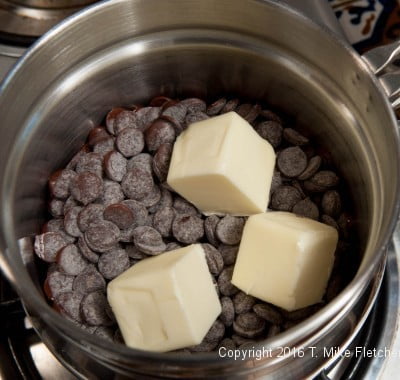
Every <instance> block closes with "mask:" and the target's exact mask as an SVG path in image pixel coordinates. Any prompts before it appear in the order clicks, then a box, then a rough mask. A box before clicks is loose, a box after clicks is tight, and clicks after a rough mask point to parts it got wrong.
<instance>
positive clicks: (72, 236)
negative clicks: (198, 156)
mask: <svg viewBox="0 0 400 380" xmlns="http://www.w3.org/2000/svg"><path fill="white" fill-rule="evenodd" d="M229 111H235V112H237V113H238V114H239V115H240V116H242V117H243V118H244V119H246V120H247V121H248V122H249V123H250V124H251V125H252V126H253V127H254V129H255V130H256V131H257V132H258V133H259V135H260V136H261V137H262V138H264V139H266V140H268V141H269V142H270V143H271V145H272V146H273V147H274V149H275V151H276V154H277V161H276V170H275V173H274V177H273V182H272V187H271V199H270V203H269V208H270V209H272V210H282V211H290V212H294V213H296V214H299V215H303V216H306V217H309V218H312V219H315V220H319V221H321V222H323V223H326V224H329V225H331V226H333V227H334V228H336V229H337V230H338V231H339V235H340V241H339V244H338V249H337V252H336V259H335V266H334V269H333V273H332V276H331V278H330V281H329V284H328V288H327V291H326V294H325V297H324V300H323V302H321V303H319V304H316V305H312V306H310V307H307V308H304V309H301V310H296V311H293V312H287V311H285V310H283V309H280V308H278V307H275V306H273V305H271V304H268V303H266V302H263V301H261V300H259V299H256V298H254V297H252V296H249V295H246V294H245V293H243V292H242V291H240V290H239V289H237V288H236V287H235V286H233V285H232V284H231V283H230V279H231V277H232V272H233V267H234V264H235V260H236V255H237V251H238V245H239V243H240V239H241V234H242V230H243V226H244V223H245V220H246V218H245V217H234V216H230V215H228V216H225V217H219V216H216V215H211V216H208V217H206V216H204V215H202V214H201V213H200V212H199V210H198V209H197V208H196V207H195V206H193V205H192V204H190V203H189V202H187V201H186V200H185V199H183V198H182V197H180V196H179V195H178V194H176V193H174V191H173V190H172V189H171V188H170V187H169V186H168V185H167V184H166V177H167V174H168V168H169V162H170V158H171V153H172V148H173V144H174V141H175V139H176V137H177V136H178V135H179V134H180V133H181V132H182V131H183V130H185V128H187V126H188V125H189V124H191V123H193V122H196V121H201V120H204V119H207V118H209V117H212V116H215V115H218V114H222V113H225V112H229ZM104 125H105V126H99V127H96V128H94V129H93V130H92V131H91V132H90V134H89V136H88V140H87V144H86V145H85V146H83V148H82V149H81V150H80V151H79V152H78V153H77V154H76V155H75V156H74V157H73V158H72V160H71V161H70V162H69V163H68V165H67V166H66V168H65V169H62V170H59V171H57V172H55V173H54V174H53V175H52V176H51V177H50V179H49V189H50V200H49V212H50V214H51V215H52V218H51V219H50V220H48V222H47V223H46V224H45V225H44V226H43V231H42V234H41V235H38V236H36V240H35V252H36V254H37V255H38V256H39V257H40V258H41V259H42V260H44V261H45V262H47V263H48V268H47V275H46V279H45V281H44V291H45V294H46V296H47V297H48V299H49V301H50V302H51V303H52V304H53V306H54V307H55V308H56V309H57V310H59V312H60V313H61V314H63V315H64V316H65V317H66V318H68V319H70V320H72V321H73V322H75V323H76V324H77V325H79V326H80V327H81V328H83V329H85V330H86V331H88V332H90V333H93V334H95V335H98V336H101V337H104V338H105V339H109V340H111V341H115V342H121V343H123V339H122V336H121V333H120V332H119V330H118V327H117V324H116V321H115V318H114V317H113V314H112V311H111V309H110V307H109V305H108V302H107V298H106V286H107V282H108V281H110V280H112V279H113V278H115V277H116V276H118V275H119V274H120V273H122V272H123V271H125V270H126V269H128V268H129V267H130V266H132V265H135V263H137V262H138V261H139V260H142V259H143V258H146V257H150V256H154V255H159V254H162V253H163V252H166V251H169V250H173V249H177V248H179V247H182V246H185V245H189V244H192V243H201V244H202V245H203V248H204V250H205V252H206V259H207V263H208V266H209V269H210V273H211V274H212V276H213V279H214V283H215V287H216V290H217V293H218V295H219V297H220V301H221V305H222V313H221V315H220V316H219V318H218V319H217V320H216V321H215V323H214V324H213V326H212V327H211V329H210V330H209V332H208V334H207V335H206V337H205V338H204V340H203V342H202V343H201V344H199V345H197V346H193V347H188V348H186V349H184V351H187V352H205V351H212V350H216V349H218V348H219V347H222V346H223V347H226V348H236V347H242V346H244V345H248V344H252V343H253V342H256V341H259V340H263V339H266V338H268V337H271V336H273V335H276V334H278V333H280V332H282V331H284V330H286V329H288V328H290V327H292V326H293V325H295V324H296V323H298V322H299V321H302V320H303V319H305V318H307V317H308V316H310V315H312V314H313V313H314V312H316V311H317V310H319V309H320V308H321V307H322V306H323V305H324V304H326V303H327V302H329V301H330V300H331V299H332V298H333V297H335V296H336V295H337V294H338V292H339V291H340V290H341V289H342V288H343V286H344V285H346V281H348V280H349V278H350V277H351V276H352V275H353V270H349V268H351V267H352V265H350V264H349V262H350V260H351V259H350V257H353V260H354V258H355V256H356V253H355V252H357V246H356V244H355V243H354V242H353V241H351V235H352V234H351V233H350V227H351V226H350V217H349V215H350V214H349V212H348V209H346V207H345V203H346V202H345V200H346V199H347V198H348V194H347V193H346V187H345V186H344V183H343V180H341V179H340V178H339V175H338V173H337V172H335V171H334V169H333V167H332V163H331V160H330V158H329V155H328V154H327V153H326V152H325V151H323V150H322V149H321V148H320V147H317V146H315V144H313V143H312V142H311V141H310V139H309V138H308V137H306V136H305V135H303V134H301V133H300V132H299V131H298V130H296V129H295V128H294V127H293V125H292V124H291V123H290V122H286V121H283V120H282V119H281V117H280V116H278V115H277V114H276V113H274V112H272V111H271V110H268V109H265V108H263V107H261V106H260V105H259V104H250V103H240V102H239V100H238V99H230V100H227V99H226V98H221V99H218V100H216V101H215V102H213V103H212V104H208V105H207V104H206V102H205V101H203V100H201V99H198V98H188V99H184V100H172V99H170V98H167V97H164V96H158V97H156V98H153V99H152V100H151V101H150V103H149V105H148V106H146V107H141V106H135V107H132V108H130V109H128V108H114V109H112V110H111V111H110V112H109V113H108V114H107V116H106V118H105V120H104ZM256 164H257V163H254V165H256ZM353 267H354V265H353Z"/></svg>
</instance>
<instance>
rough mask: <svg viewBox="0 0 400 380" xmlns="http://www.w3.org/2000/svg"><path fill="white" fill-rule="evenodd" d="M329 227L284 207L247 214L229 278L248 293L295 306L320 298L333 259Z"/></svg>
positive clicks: (333, 234) (334, 238)
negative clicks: (235, 259)
mask: <svg viewBox="0 0 400 380" xmlns="http://www.w3.org/2000/svg"><path fill="white" fill-rule="evenodd" d="M337 241H338V233H337V231H336V229H334V228H333V227H330V226H327V225H325V224H322V223H319V222H316V221H315V220H311V219H308V218H303V217H299V216H296V215H294V214H292V213H288V212H267V213H263V214H259V215H253V216H251V217H250V218H249V219H248V220H247V222H246V225H245V227H244V230H243V235H242V241H241V243H240V247H239V253H238V257H237V261H236V264H235V267H234V271H233V276H232V283H233V284H234V285H236V286H237V287H238V288H239V289H241V290H243V291H244V292H245V293H247V294H251V295H252V296H255V297H257V298H260V299H262V300H264V301H267V302H270V303H272V304H274V305H277V306H280V307H282V308H284V309H286V310H289V311H290V310H295V309H299V308H302V307H305V306H309V305H312V304H314V303H316V302H319V301H321V299H322V297H323V295H324V293H325V289H326V285H327V282H328V279H329V276H330V274H331V271H332V267H333V262H334V253H335V249H336V245H337Z"/></svg>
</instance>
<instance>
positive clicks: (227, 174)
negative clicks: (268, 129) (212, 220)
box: [167, 112, 275, 215]
mask: <svg viewBox="0 0 400 380" xmlns="http://www.w3.org/2000/svg"><path fill="white" fill-rule="evenodd" d="M274 166H275V152H274V149H273V148H272V146H271V145H270V144H269V143H268V142H267V141H266V140H264V139H263V138H261V137H260V136H259V135H258V133H257V132H256V131H255V130H254V129H253V128H252V126H251V125H250V124H249V123H248V122H247V121H246V120H244V119H243V118H242V117H240V116H239V115H238V114H236V113H235V112H229V113H226V114H224V115H220V116H216V117H212V118H210V119H207V120H203V121H200V122H197V123H193V124H191V125H190V126H189V128H188V129H187V130H186V131H184V132H183V133H182V134H181V135H180V136H179V137H178V138H177V140H176V142H175V144H174V149H173V153H172V158H171V163H170V168H169V172H168V178H167V182H168V184H169V185H170V186H171V187H172V188H173V189H174V190H175V191H176V192H178V193H179V194H180V195H182V196H183V197H184V198H186V199H187V200H189V201H190V202H192V203H193V204H194V205H195V206H197V207H198V208H199V209H200V210H201V211H202V212H203V213H205V214H213V213H216V214H231V215H252V214H257V213H260V212H264V211H266V209H267V204H268V200H269V191H270V187H271V180H272V176H273V170H274Z"/></svg>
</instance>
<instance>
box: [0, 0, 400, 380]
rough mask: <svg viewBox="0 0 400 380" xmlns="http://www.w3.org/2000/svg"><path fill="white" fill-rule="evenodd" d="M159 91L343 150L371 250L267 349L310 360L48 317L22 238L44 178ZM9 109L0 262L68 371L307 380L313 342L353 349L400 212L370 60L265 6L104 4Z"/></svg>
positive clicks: (2, 152) (0, 170) (56, 37)
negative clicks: (189, 350) (102, 126)
mask: <svg viewBox="0 0 400 380" xmlns="http://www.w3.org/2000/svg"><path fill="white" fill-rule="evenodd" d="M244 3H246V4H244ZM171 9H174V12H171ZM112 20H118V23H116V22H112ZM239 21H240V22H239ZM282 26H284V27H282ZM22 89H23V91H22ZM159 93H165V94H168V95H171V96H180V95H198V96H205V97H209V98H213V97H214V96H217V95H218V94H221V93H229V94H232V95H240V96H242V97H249V98H252V99H258V100H265V101H267V102H269V103H272V104H274V105H276V106H277V107H279V108H281V109H282V110H284V111H286V112H288V113H290V114H291V115H292V116H293V117H295V118H296V120H297V121H298V122H299V123H300V124H303V125H304V126H307V128H308V130H309V131H310V132H312V134H313V135H314V136H315V137H316V139H318V140H320V142H321V144H324V143H325V144H326V145H329V147H331V148H332V147H334V148H332V149H331V150H333V155H334V158H335V160H336V161H337V162H340V166H341V169H342V171H343V175H344V176H345V177H346V179H347V180H348V182H349V183H350V184H351V186H352V188H353V191H354V204H355V207H356V210H357V212H358V229H359V234H360V237H361V239H362V243H363V244H362V248H363V252H364V256H363V261H362V265H361V267H360V270H359V272H358V274H357V276H356V278H355V279H354V280H353V281H352V282H351V284H350V285H349V286H348V287H347V288H346V289H345V291H343V292H342V293H341V295H340V296H338V297H337V298H336V299H335V300H334V301H332V302H331V303H330V304H329V305H328V306H327V307H325V308H324V309H322V310H321V311H320V312H319V313H317V314H316V315H315V316H313V317H312V318H310V319H308V320H307V321H305V322H303V323H301V324H300V325H298V326H296V327H295V328H293V329H291V330H289V331H287V332H286V333H283V334H280V335H278V336H277V337H275V338H272V339H270V340H268V341H266V342H265V345H266V346H267V347H271V348H274V349H276V350H278V348H279V347H290V348H301V347H304V348H305V356H304V357H299V356H296V355H294V354H293V351H291V353H290V354H288V355H286V356H283V357H280V358H278V357H276V356H273V357H264V358H263V359H262V360H245V361H233V360H221V359H220V358H218V357H217V356H216V355H214V354H200V355H195V356H185V355H180V356H177V355H173V354H167V355H157V354H149V353H143V352H140V351H135V350H131V349H127V348H126V347H123V346H119V345H112V344H109V343H107V342H103V341H101V340H99V339H97V338H95V337H93V336H90V335H88V334H86V333H85V332H83V331H81V330H79V329H77V328H76V327H75V326H73V325H72V324H71V323H69V322H68V321H65V319H64V318H62V317H60V316H59V315H58V314H57V313H55V312H54V311H53V310H51V309H50V308H49V307H48V305H47V304H46V302H45V301H44V297H43V295H42V294H41V291H40V287H39V285H38V284H37V283H35V282H34V281H33V280H32V279H31V277H30V276H29V275H28V272H27V270H26V268H25V267H24V265H23V263H22V260H21V257H20V255H19V249H18V245H17V239H19V238H21V237H24V236H27V235H30V234H33V233H35V232H36V231H38V228H39V226H40V223H41V222H42V221H43V213H42V210H43V208H44V188H45V183H46V179H47V177H48V174H49V173H50V172H51V171H52V170H54V169H55V168H57V167H60V166H62V165H63V164H64V163H65V162H66V161H67V160H68V158H69V157H70V156H71V155H72V154H73V153H74V151H76V150H77V148H78V147H79V145H80V144H82V142H83V141H84V139H85V137H86V135H87V132H88V130H89V129H90V127H91V126H93V125H96V124H97V123H98V122H100V120H101V119H102V118H103V117H104V114H105V112H106V111H107V110H108V109H109V108H111V107H112V106H114V105H120V104H131V103H132V102H140V101H143V100H145V99H148V98H149V97H150V96H152V95H155V94H159ZM17 98H18V102H15V101H14V100H15V99H17ZM0 114H1V117H2V126H1V127H2V141H1V142H0V144H1V149H0V189H1V191H0V204H1V206H0V207H1V209H2V210H3V212H2V215H1V218H2V219H1V222H0V224H1V225H2V229H1V235H0V237H1V239H0V244H1V249H2V251H3V256H1V260H2V261H3V262H2V266H3V269H5V272H6V273H8V276H9V279H10V280H11V281H12V282H13V283H14V285H15V287H16V288H17V290H18V291H19V293H20V295H21V296H22V298H23V300H24V302H25V304H26V307H27V309H28V311H29V312H30V313H31V315H32V321H33V324H34V325H35V327H36V328H37V329H38V331H39V333H40V335H41V337H42V339H43V340H44V342H45V343H46V344H47V345H48V347H49V348H50V349H51V350H52V351H53V352H55V353H56V355H58V357H59V358H60V359H61V360H62V361H63V362H64V364H65V365H66V366H67V367H69V368H70V369H71V370H72V371H74V368H79V369H80V370H82V371H83V376H85V375H86V376H87V375H91V376H92V377H104V376H107V375H110V374H111V373H112V372H113V371H115V372H118V373H120V374H124V375H128V374H129V375H132V374H135V376H136V378H141V377H142V378H149V376H150V375H152V376H157V375H158V374H160V373H161V372H162V373H163V375H164V376H171V377H172V376H180V377H189V376H192V377H198V378H204V377H210V378H212V377H214V378H223V377H225V378H239V377H246V376H267V375H268V376H269V377H271V378H279V379H281V378H289V377H291V376H293V374H296V376H301V375H304V376H305V375H310V374H313V373H316V371H318V370H319V369H320V368H322V367H323V366H325V365H326V358H324V357H323V356H322V355H321V356H319V357H314V356H312V352H311V350H310V349H309V347H314V346H315V347H318V349H322V348H323V347H331V346H332V347H336V346H338V347H344V346H345V345H346V344H347V342H348V341H349V340H351V337H352V336H354V334H355V332H356V331H358V329H359V328H360V326H361V325H362V322H363V320H364V319H365V317H366V315H367V314H368V310H369V308H370V306H371V304H372V303H373V301H374V297H375V295H376V292H377V289H378V288H379V285H380V282H381V278H382V268H383V264H384V261H385V255H384V253H385V247H386V244H387V242H388V241H389V238H390V235H391V233H392V230H393V228H394V223H395V220H396V217H397V214H398V196H399V195H398V193H399V192H398V188H399V184H398V181H399V175H398V174H399V166H398V165H399V150H398V149H399V148H398V134H397V127H396V123H395V119H394V115H393V112H392V110H391V108H390V103H389V102H388V100H387V99H386V97H385V95H384V92H383V90H382V89H381V88H380V86H379V82H378V81H377V80H376V78H375V77H374V76H373V74H372V72H371V71H370V70H369V69H368V67H367V66H366V64H365V63H364V62H363V61H362V60H361V59H360V57H358V56H357V55H356V54H355V53H354V52H353V51H352V50H351V49H349V48H348V47H347V45H345V44H343V43H342V42H340V41H339V40H338V39H337V38H335V37H333V36H329V35H327V34H326V33H324V32H323V31H321V30H320V29H318V28H317V27H316V26H315V25H312V24H311V23H310V22H309V21H308V20H306V19H304V18H302V17H301V16H299V15H296V14H295V13H294V12H290V11H288V10H287V9H285V8H284V7H282V6H280V5H279V4H275V3H273V2H269V1H257V0H246V1H243V0H229V1H228V0H221V1H218V2H215V1H212V0H203V1H202V2H201V3H199V2H197V1H179V0H171V1H169V2H168V3H167V2H162V1H155V0H148V1H146V2H140V1H134V0H132V1H122V0H117V1H108V2H105V3H103V4H99V5H97V6H94V7H93V8H92V9H90V10H88V11H86V12H85V13H83V14H80V15H77V16H74V17H73V18H72V19H70V20H68V21H67V22H65V23H63V24H62V25H61V26H59V27H58V28H57V29H55V30H53V31H52V32H51V33H50V34H49V35H47V36H45V37H44V39H42V40H41V41H40V42H39V43H38V44H37V45H36V47H35V48H34V49H33V50H31V51H30V52H29V53H28V55H26V56H25V58H24V59H23V60H22V61H21V62H20V63H19V64H18V65H17V67H16V68H15V69H14V71H13V72H12V73H11V75H10V76H9V77H8V78H7V79H6V81H5V82H4V83H3V85H2V88H1V95H0ZM378 125H379V126H384V127H382V128H377V127H376V126H378ZM275 353H276V352H275ZM89 369H90V371H89ZM87 371H89V372H87ZM140 376H141V377H140Z"/></svg>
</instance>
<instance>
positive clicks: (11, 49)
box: [0, 43, 26, 82]
mask: <svg viewBox="0 0 400 380" xmlns="http://www.w3.org/2000/svg"><path fill="white" fill-rule="evenodd" d="M25 50H26V49H24V48H20V47H15V46H9V45H4V44H1V43H0V82H1V80H2V79H3V78H4V77H5V76H6V74H7V73H8V71H9V70H10V69H11V67H12V66H13V65H14V64H15V62H17V60H18V59H19V58H20V57H21V56H22V55H23V54H24V52H25Z"/></svg>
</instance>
